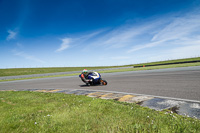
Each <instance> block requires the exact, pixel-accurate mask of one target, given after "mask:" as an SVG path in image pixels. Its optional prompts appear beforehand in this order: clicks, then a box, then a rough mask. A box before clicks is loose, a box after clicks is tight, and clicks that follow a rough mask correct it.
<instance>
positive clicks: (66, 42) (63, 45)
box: [56, 38, 71, 52]
mask: <svg viewBox="0 0 200 133" xmlns="http://www.w3.org/2000/svg"><path fill="white" fill-rule="evenodd" d="M61 40H62V43H61V45H60V48H58V49H57V50H56V52H61V51H63V50H65V49H67V48H69V46H70V45H69V44H70V42H71V39H70V38H64V39H61Z"/></svg>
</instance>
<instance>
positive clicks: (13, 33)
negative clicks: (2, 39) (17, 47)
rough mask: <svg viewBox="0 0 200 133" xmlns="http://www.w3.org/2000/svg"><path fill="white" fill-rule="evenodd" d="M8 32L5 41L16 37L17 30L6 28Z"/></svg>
mask: <svg viewBox="0 0 200 133" xmlns="http://www.w3.org/2000/svg"><path fill="white" fill-rule="evenodd" d="M8 33H9V35H8V36H7V38H6V40H7V41H9V40H12V39H15V38H16V35H17V32H14V31H12V30H8Z"/></svg>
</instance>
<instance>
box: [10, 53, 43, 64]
mask: <svg viewBox="0 0 200 133" xmlns="http://www.w3.org/2000/svg"><path fill="white" fill-rule="evenodd" d="M13 53H14V55H16V56H20V57H23V58H25V59H27V60H31V61H36V62H39V63H46V62H45V61H43V60H41V59H38V58H36V57H35V56H32V55H29V54H27V53H24V52H19V51H16V50H13Z"/></svg>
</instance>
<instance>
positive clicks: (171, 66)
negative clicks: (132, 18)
mask: <svg viewBox="0 0 200 133" xmlns="http://www.w3.org/2000/svg"><path fill="white" fill-rule="evenodd" d="M189 66H200V62H198V63H185V64H175V65H164V66H151V67H140V68H126V69H115V70H105V71H98V72H99V73H114V72H126V71H139V70H154V69H165V68H176V67H189ZM79 74H80V73H73V74H62V75H52V76H40V77H29V78H18V79H3V80H0V82H5V81H15V80H26V79H38V78H51V77H64V76H75V75H77V76H78V75H79Z"/></svg>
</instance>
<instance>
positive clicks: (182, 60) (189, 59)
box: [134, 57, 200, 67]
mask: <svg viewBox="0 0 200 133" xmlns="http://www.w3.org/2000/svg"><path fill="white" fill-rule="evenodd" d="M187 61H200V57H196V58H186V59H177V60H167V61H158V62H149V63H141V64H136V65H134V66H136V67H137V66H143V65H145V66H147V65H157V64H165V63H176V62H187Z"/></svg>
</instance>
